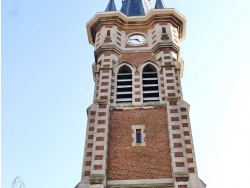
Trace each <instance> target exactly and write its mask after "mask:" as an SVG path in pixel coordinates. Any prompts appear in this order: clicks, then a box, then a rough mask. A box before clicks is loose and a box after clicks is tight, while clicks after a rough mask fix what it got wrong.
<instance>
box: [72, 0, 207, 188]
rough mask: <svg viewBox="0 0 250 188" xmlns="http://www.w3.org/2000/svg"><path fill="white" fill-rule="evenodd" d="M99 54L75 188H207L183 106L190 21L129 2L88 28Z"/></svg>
mask: <svg viewBox="0 0 250 188" xmlns="http://www.w3.org/2000/svg"><path fill="white" fill-rule="evenodd" d="M87 31H88V39H89V42H90V44H92V45H93V46H94V48H95V51H94V52H95V63H94V64H93V65H92V67H93V77H94V81H95V93H94V99H93V104H92V105H91V106H90V107H89V108H88V109H87V112H88V123H87V132H86V142H85V151H84V159H83V171H82V179H81V182H80V183H79V184H78V185H77V186H76V187H75V188H88V187H90V188H104V187H108V188H118V187H124V188H125V187H162V188H167V187H168V188H204V187H206V185H205V184H204V183H203V182H202V181H201V180H200V179H199V177H198V173H197V165H196V160H195V153H194V145H193V140H192V133H191V127H190V120H189V104H188V103H187V102H186V101H184V100H183V96H182V88H181V81H180V80H181V78H182V75H183V64H184V62H183V60H182V59H181V58H180V42H181V41H182V40H184V38H185V35H186V19H185V17H183V16H182V15H181V14H180V13H179V12H178V11H176V10H175V9H173V8H166V7H165V5H164V3H163V2H162V0H156V2H155V7H154V9H152V8H151V5H150V2H149V0H124V1H123V4H122V7H121V10H120V11H117V10H116V6H115V2H114V0H110V2H109V4H108V6H107V8H106V10H105V12H101V13H97V14H96V15H95V16H94V17H93V18H92V19H91V20H90V21H89V22H88V23H87Z"/></svg>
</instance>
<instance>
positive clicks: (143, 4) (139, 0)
mask: <svg viewBox="0 0 250 188" xmlns="http://www.w3.org/2000/svg"><path fill="white" fill-rule="evenodd" d="M150 9H151V7H150V3H149V0H124V1H123V3H122V8H121V12H122V13H123V14H125V15H126V16H144V15H145V14H147V12H148V11H149V10H150Z"/></svg>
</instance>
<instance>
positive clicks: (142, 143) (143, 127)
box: [132, 125, 146, 146]
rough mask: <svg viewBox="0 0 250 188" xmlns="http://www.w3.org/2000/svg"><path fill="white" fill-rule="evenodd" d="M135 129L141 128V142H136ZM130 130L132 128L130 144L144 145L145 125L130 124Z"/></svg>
mask: <svg viewBox="0 0 250 188" xmlns="http://www.w3.org/2000/svg"><path fill="white" fill-rule="evenodd" d="M137 129H140V130H141V143H137V142H136V130H137ZM132 130H133V133H132V138H133V141H132V146H146V142H145V136H146V133H145V125H132Z"/></svg>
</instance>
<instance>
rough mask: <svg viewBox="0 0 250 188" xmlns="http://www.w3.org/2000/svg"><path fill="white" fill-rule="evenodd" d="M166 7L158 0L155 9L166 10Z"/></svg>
mask: <svg viewBox="0 0 250 188" xmlns="http://www.w3.org/2000/svg"><path fill="white" fill-rule="evenodd" d="M164 8H166V6H165V5H164V3H163V2H162V0H156V2H155V9H164Z"/></svg>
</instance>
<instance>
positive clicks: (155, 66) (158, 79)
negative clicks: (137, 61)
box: [138, 61, 160, 103]
mask: <svg viewBox="0 0 250 188" xmlns="http://www.w3.org/2000/svg"><path fill="white" fill-rule="evenodd" d="M148 65H151V66H152V67H154V68H155V69H156V74H157V76H156V78H157V82H158V90H157V91H158V95H159V99H158V100H156V101H151V100H149V101H148V102H145V101H144V97H143V70H144V68H145V67H146V66H148ZM138 70H139V72H140V77H141V91H142V98H143V103H150V102H160V85H159V84H160V67H159V66H158V65H157V64H156V63H155V62H153V61H146V62H145V63H143V64H142V65H140V67H139V68H138Z"/></svg>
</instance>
